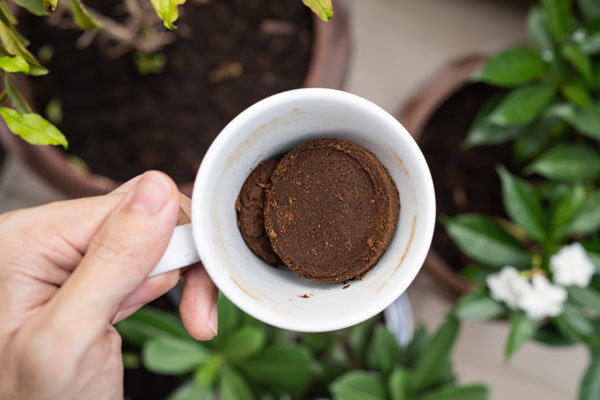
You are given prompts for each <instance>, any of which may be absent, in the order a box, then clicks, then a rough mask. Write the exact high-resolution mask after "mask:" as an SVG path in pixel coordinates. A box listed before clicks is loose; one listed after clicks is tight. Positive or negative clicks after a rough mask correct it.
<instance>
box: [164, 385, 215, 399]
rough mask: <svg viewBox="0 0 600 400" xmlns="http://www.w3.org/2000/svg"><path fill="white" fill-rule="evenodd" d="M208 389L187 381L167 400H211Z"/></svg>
mask: <svg viewBox="0 0 600 400" xmlns="http://www.w3.org/2000/svg"><path fill="white" fill-rule="evenodd" d="M212 399H213V396H212V393H211V390H210V387H208V386H204V385H200V384H198V383H197V382H194V381H193V380H189V381H187V382H186V383H184V384H183V385H181V386H179V387H178V388H177V390H175V391H174V392H173V393H172V394H171V395H170V396H169V397H168V398H167V400H212Z"/></svg>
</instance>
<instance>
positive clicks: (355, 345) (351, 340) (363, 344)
mask: <svg viewBox="0 0 600 400" xmlns="http://www.w3.org/2000/svg"><path fill="white" fill-rule="evenodd" d="M376 321H377V318H371V319H368V320H366V321H365V322H361V323H360V324H358V325H355V326H353V327H351V328H348V331H347V332H348V344H349V345H350V349H351V350H352V353H353V354H354V356H355V357H356V358H358V359H359V360H364V359H365V353H366V350H367V346H368V345H369V340H370V338H371V328H372V327H373V324H374V323H375V322H376Z"/></svg>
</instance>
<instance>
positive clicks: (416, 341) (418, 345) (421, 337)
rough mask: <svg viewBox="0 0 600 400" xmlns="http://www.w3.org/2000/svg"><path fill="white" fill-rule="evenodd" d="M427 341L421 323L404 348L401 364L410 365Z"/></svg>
mask: <svg viewBox="0 0 600 400" xmlns="http://www.w3.org/2000/svg"><path fill="white" fill-rule="evenodd" d="M427 341H428V338H427V331H426V330H425V327H424V326H423V325H421V326H419V328H417V330H416V331H415V333H414V334H413V337H412V340H411V341H410V343H409V344H408V346H406V348H405V349H404V353H403V354H402V365H406V366H408V367H412V366H413V365H414V364H415V362H416V361H417V359H418V358H419V356H420V355H421V352H422V351H423V349H424V348H425V346H426V345H427Z"/></svg>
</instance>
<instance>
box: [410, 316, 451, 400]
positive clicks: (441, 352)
mask: <svg viewBox="0 0 600 400" xmlns="http://www.w3.org/2000/svg"><path fill="white" fill-rule="evenodd" d="M458 329H459V323H458V320H457V319H456V318H455V317H454V316H448V317H446V321H445V322H444V323H443V324H442V326H440V328H439V329H438V330H437V332H436V333H435V335H434V336H433V337H432V338H431V339H430V340H429V342H428V344H427V347H425V348H424V349H423V352H422V353H421V354H420V356H419V358H418V359H417V362H416V365H415V370H414V378H415V379H414V383H415V390H420V389H423V388H425V387H427V386H428V385H429V384H431V383H432V382H434V381H435V380H436V379H437V378H438V377H439V375H440V373H441V372H442V371H443V368H444V365H445V363H446V362H447V361H448V360H449V359H450V352H451V351H452V347H453V346H454V342H455V341H456V336H457V335H458Z"/></svg>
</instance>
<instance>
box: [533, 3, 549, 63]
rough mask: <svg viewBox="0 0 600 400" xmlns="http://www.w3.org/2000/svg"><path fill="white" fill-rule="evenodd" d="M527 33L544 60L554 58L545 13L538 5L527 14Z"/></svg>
mask: <svg viewBox="0 0 600 400" xmlns="http://www.w3.org/2000/svg"><path fill="white" fill-rule="evenodd" d="M527 33H528V34H529V39H531V42H532V43H533V45H534V46H535V48H536V49H537V50H538V52H539V53H540V55H541V57H542V58H544V59H546V61H551V60H552V59H553V58H554V42H553V41H552V36H551V35H550V32H549V31H548V26H547V24H546V15H545V14H544V11H543V10H542V9H541V8H539V7H534V8H532V9H531V10H530V11H529V14H527Z"/></svg>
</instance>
